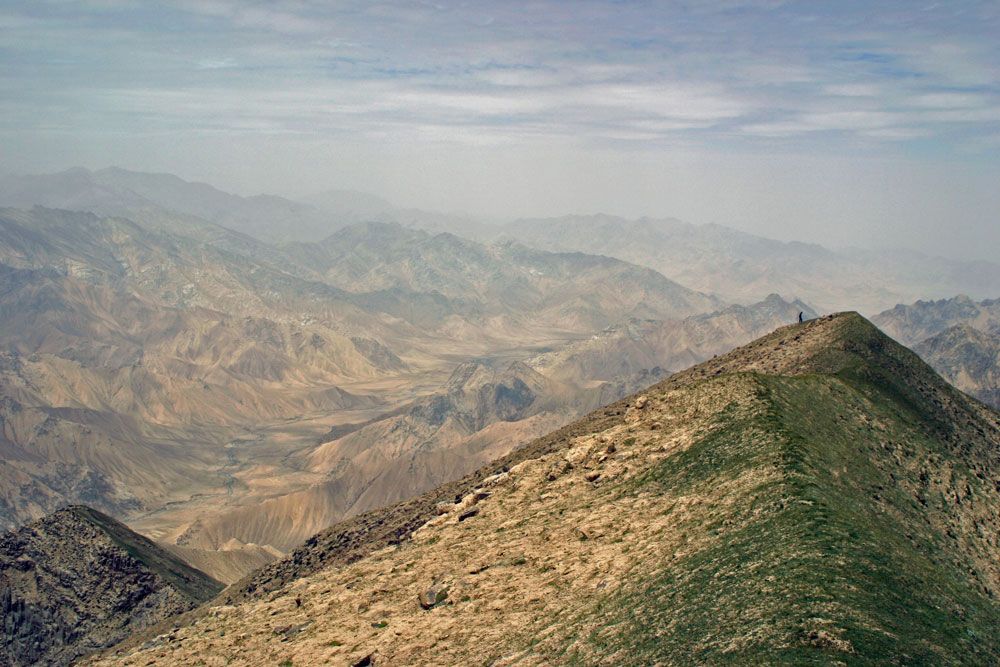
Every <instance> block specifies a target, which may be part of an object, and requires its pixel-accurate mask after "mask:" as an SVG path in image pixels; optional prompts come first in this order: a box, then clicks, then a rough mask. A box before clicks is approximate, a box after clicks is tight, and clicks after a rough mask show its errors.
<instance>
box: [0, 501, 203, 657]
mask: <svg viewBox="0 0 1000 667" xmlns="http://www.w3.org/2000/svg"><path fill="white" fill-rule="evenodd" d="M221 589H222V585H221V584H219V582H217V581H215V580H213V579H211V578H210V577H208V576H207V575H205V574H204V573H202V572H200V571H198V570H195V569H193V568H191V567H190V566H188V565H187V564H185V563H184V562H183V561H181V560H179V559H178V558H176V557H175V556H172V555H171V554H170V553H168V552H167V551H165V550H163V549H161V548H160V547H158V546H156V545H155V544H154V543H153V542H151V541H150V540H148V539H146V538H144V537H142V536H141V535H138V534H136V533H134V532H132V531H131V530H129V529H128V528H126V527H125V526H124V525H123V524H121V523H119V522H117V521H115V520H114V519H112V518H111V517H109V516H106V515H104V514H101V513H100V512H96V511H95V510H92V509H90V508H88V507H83V506H75V507H68V508H65V509H62V510H59V511H58V512H56V513H55V514H52V515H50V516H48V517H45V518H44V519H40V520H38V521H35V522H33V523H30V524H28V525H25V526H23V527H22V528H20V529H19V530H17V531H14V532H11V533H7V534H6V535H3V536H0V610H2V612H3V622H2V624H0V664H4V665H13V666H19V665H34V664H45V665H68V664H69V663H70V662H72V661H73V660H74V659H75V658H77V657H78V656H81V655H85V654H87V653H90V652H93V651H95V650H99V649H101V648H104V647H106V646H110V645H113V644H115V643H117V642H119V641H121V640H122V639H124V638H125V637H127V636H128V635H130V634H132V633H134V632H137V631H139V630H141V629H142V628H144V627H146V626H149V625H151V624H153V623H156V622H158V621H161V620H163V619H165V618H168V617H170V616H173V615H176V614H178V613H181V612H184V611H187V610H189V609H191V608H192V607H194V606H196V605H198V604H200V603H202V602H204V601H206V600H207V599H209V598H211V597H212V596H213V595H215V594H217V593H218V592H219V591H220V590H221Z"/></svg>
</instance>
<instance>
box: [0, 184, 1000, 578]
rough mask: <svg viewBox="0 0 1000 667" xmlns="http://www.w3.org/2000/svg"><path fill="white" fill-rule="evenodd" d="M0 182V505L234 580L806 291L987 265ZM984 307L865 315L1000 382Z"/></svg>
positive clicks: (868, 287)
mask: <svg viewBox="0 0 1000 667" xmlns="http://www.w3.org/2000/svg"><path fill="white" fill-rule="evenodd" d="M338 202H340V203H341V204H342V205H340V208H339V209H338ZM0 204H7V205H12V206H16V207H17V208H6V209H0V454H2V456H0V524H2V526H3V527H4V528H8V529H16V528H18V527H19V526H22V525H25V524H27V523H29V522H31V521H34V520H38V519H40V518H41V517H43V516H44V515H47V514H49V513H51V512H53V511H55V510H57V509H58V508H60V507H63V506H65V505H67V504H76V503H85V504H87V505H89V506H91V507H93V508H94V509H95V511H99V512H103V513H106V514H108V515H110V516H113V517H115V518H116V519H120V520H123V521H126V522H127V523H128V525H129V527H130V528H131V529H134V530H136V531H138V532H139V533H141V534H142V535H144V536H146V537H148V538H151V539H153V540H155V541H156V542H157V543H158V545H159V546H160V547H162V548H163V549H165V550H166V551H167V552H168V553H170V554H171V555H172V556H173V557H177V558H180V559H182V560H184V561H186V562H187V563H189V564H191V565H193V566H194V567H196V568H198V569H199V570H202V571H204V572H205V573H206V574H207V575H208V576H210V577H212V578H213V579H215V580H217V581H219V582H222V583H223V584H231V583H233V582H236V581H237V580H239V579H241V578H242V577H244V576H245V575H247V574H248V573H250V572H251V571H253V570H256V569H257V568H260V567H262V566H264V565H266V564H268V563H270V562H272V561H274V560H275V559H279V558H281V557H282V556H283V555H284V554H285V553H288V552H293V551H294V550H295V549H296V548H297V547H299V546H300V545H301V544H303V542H304V541H306V540H308V539H309V538H310V537H311V536H313V535H314V534H315V533H317V532H318V531H321V530H323V529H325V528H327V527H328V526H331V525H333V524H335V523H337V522H342V521H348V522H351V521H354V520H356V519H357V518H358V517H361V516H368V513H370V512H372V511H375V510H377V509H378V508H380V507H385V506H391V505H393V504H394V503H399V502H403V501H406V500H407V499H409V498H413V497H415V496H418V495H419V494H422V493H425V492H428V491H430V490H432V489H435V488H437V487H440V486H441V485H442V484H447V483H448V482H450V481H452V480H455V479H458V478H461V477H462V476H463V475H467V474H469V473H471V472H472V471H475V470H477V469H479V468H481V467H482V466H484V465H487V464H489V463H490V462H491V461H494V460H497V459H500V458H502V457H505V456H509V455H510V454H511V452H515V451H517V450H518V448H519V447H522V446H523V445H525V443H528V442H531V441H532V440H534V439H535V438H538V437H540V436H543V435H544V434H546V433H549V432H552V431H554V430H556V429H559V428H561V427H564V426H565V425H567V424H570V423H572V422H573V421H574V420H576V419H578V418H580V417H581V416H582V415H585V414H587V413H589V412H591V411H593V410H595V409H598V408H600V407H601V406H604V405H607V404H609V403H613V402H614V401H617V400H619V399H620V398H621V397H623V396H626V395H628V394H630V393H632V392H635V391H639V390H641V389H643V388H644V387H647V386H649V385H651V384H653V383H655V382H658V381H661V380H663V379H664V378H666V377H668V376H670V375H671V374H672V373H674V372H676V371H680V370H682V369H685V368H688V367H690V366H692V365H693V364H698V363H701V362H704V361H706V360H709V359H711V358H713V357H714V356H718V355H724V354H725V353H726V352H728V351H729V350H731V349H732V348H734V347H736V346H739V345H743V344H745V343H747V342H749V341H750V340H752V339H754V338H757V337H759V336H762V335H764V334H766V333H768V332H769V331H771V330H773V329H775V328H776V327H779V326H782V325H785V324H788V323H790V322H795V321H796V320H797V319H798V317H799V315H800V314H801V315H802V316H803V317H804V318H805V319H807V320H809V319H813V318H816V317H818V316H819V315H820V314H821V313H823V312H825V310H826V308H824V306H827V304H831V303H841V301H840V299H846V298H847V296H849V295H855V296H856V298H857V299H858V302H859V303H862V302H866V300H868V301H867V303H868V304H869V305H870V306H871V307H874V306H875V305H876V304H886V303H889V304H891V303H896V301H894V300H893V299H896V297H897V296H901V295H907V294H920V295H925V296H926V295H935V294H939V293H941V291H942V290H946V289H952V288H954V289H955V291H958V290H959V288H965V287H968V288H970V289H969V291H972V293H974V294H975V293H982V292H977V291H976V290H987V289H993V288H992V287H990V286H991V285H994V283H993V282H991V281H992V280H993V278H992V277H991V276H992V275H993V274H992V273H991V271H992V268H990V267H991V266H992V265H985V264H984V265H982V266H980V265H971V264H963V263H956V262H948V261H945V260H929V259H927V258H919V257H916V256H912V255H908V254H905V253H895V254H892V256H891V257H881V258H879V259H876V258H875V256H874V255H864V253H861V254H859V253H850V252H847V253H845V252H833V251H829V250H826V249H823V248H820V247H818V246H806V245H803V244H786V243H779V242H777V241H771V240H768V239H761V238H758V237H751V236H749V235H745V234H742V233H740V232H735V231H734V230H728V229H726V228H722V227H713V226H708V227H698V226H691V225H685V224H683V223H679V222H675V221H652V220H643V221H638V222H637V221H631V222H630V221H626V220H622V219H619V218H611V217H609V216H595V217H592V218H586V219H577V218H567V219H565V220H559V221H555V222H553V221H519V222H515V223H510V224H501V223H477V222H476V221H470V220H467V219H464V218H460V217H452V216H443V215H436V214H429V213H425V212H420V211H402V210H399V209H395V208H393V207H392V206H391V205H389V204H387V203H386V202H383V201H380V200H377V199H373V198H371V197H365V196H361V195H356V193H354V194H352V193H345V192H332V193H329V194H328V195H327V196H317V197H314V198H311V199H310V201H309V202H308V203H297V202H292V201H291V200H282V199H280V198H276V197H258V198H247V197H240V196H237V195H232V194H228V193H224V192H221V191H219V190H216V189H214V188H212V187H211V186H207V185H204V184H198V183H188V182H186V181H183V180H181V179H179V178H177V177H174V176H170V175H162V174H140V173H135V172H128V171H125V170H121V169H106V170H101V171H95V172H91V171H87V170H79V169H78V170H70V171H69V172H64V173H62V174H56V175H51V176H37V177H5V178H3V179H0ZM53 207H71V208H74V209H76V210H65V209H63V208H53ZM366 217H375V218H378V220H367V219H365V218H366ZM577 223H579V227H574V226H573V225H576V224H577ZM571 229H575V230H577V231H576V232H574V233H570V230H571ZM456 230H463V231H465V232H467V233H468V234H469V235H470V236H472V237H474V238H467V237H464V236H462V235H461V234H457V233H455V231H456ZM536 244H537V245H538V246H541V249H540V248H539V247H536ZM588 244H589V245H588ZM588 250H592V251H593V252H587V251H588ZM640 251H641V252H640ZM862 255H864V256H866V257H868V259H865V260H863V261H862V260H861V259H857V258H858V257H861V256H862ZM852 258H853V259H852ZM629 259H633V260H635V263H631V262H630V261H629ZM925 260H926V262H925ZM865 262H868V263H867V264H865ZM920 262H925V266H923V268H922V270H921V269H920V268H919V264H920ZM699 267H700V268H699ZM768 267H770V268H768ZM866 267H867V268H866ZM658 269H659V270H658ZM764 269H767V271H765V272H764V273H761V271H762V270H764ZM699 271H700V273H699ZM877 271H882V272H883V273H881V274H879V273H877ZM976 271H979V273H978V274H977V273H976ZM873 272H874V273H873ZM890 274H891V275H890ZM699 276H700V277H699ZM755 276H756V277H755ZM879 276H881V277H879ZM886 276H888V277H886ZM883 279H884V281H883ZM932 282H934V283H939V284H936V285H934V286H933V287H931V286H929V285H930V284H931V283H932ZM691 285H694V286H695V287H696V288H692V287H691ZM873 286H876V287H873ZM887 286H888V287H887ZM769 287H776V288H777V291H780V292H781V293H782V294H784V295H786V296H785V297H782V296H779V295H778V294H777V293H769V292H767V291H764V290H765V289H767V288H769ZM890 288H891V289H890ZM972 288H975V289H972ZM998 291H1000V290H998ZM950 293H954V292H950ZM994 293H996V292H994ZM794 294H798V295H799V296H800V297H802V296H803V295H805V296H804V297H803V298H801V299H797V298H792V295H794ZM751 295H758V296H755V297H754V298H750V297H751ZM809 295H811V296H813V297H815V301H813V300H812V299H811V298H809ZM911 300H912V299H911ZM734 302H735V303H734ZM996 303H997V302H995V301H988V300H987V301H979V302H976V301H973V300H972V299H970V298H968V297H956V298H953V299H950V300H943V301H936V302H929V301H918V302H917V303H915V304H914V305H912V306H897V307H895V308H893V309H890V310H888V311H884V312H882V313H881V314H879V315H877V316H874V318H873V319H874V321H875V322H876V323H877V324H878V325H879V326H882V327H884V328H885V330H886V331H887V332H888V333H890V334H891V335H892V336H893V337H895V338H896V339H897V340H899V341H901V342H903V343H904V344H907V345H911V346H914V348H915V349H916V350H917V351H918V352H920V353H921V355H923V357H924V358H925V360H927V361H928V362H929V363H931V364H932V365H933V366H934V368H935V369H937V370H938V371H939V372H940V373H942V375H943V376H944V377H945V378H947V379H948V380H949V381H950V382H952V383H953V384H955V385H956V386H957V387H959V388H960V389H962V390H964V391H967V392H968V393H969V394H971V395H973V396H976V397H978V398H979V399H980V400H983V401H985V402H987V403H992V404H993V405H996V404H997V403H996V401H997V391H998V380H997V378H998V372H997V363H998V362H997V359H998V357H997V348H998V345H997V342H996V336H997V322H998V320H1000V317H998V315H997V313H996V308H997V306H996ZM817 304H818V305H817ZM827 307H829V306H827ZM858 307H859V308H860V307H861V306H858Z"/></svg>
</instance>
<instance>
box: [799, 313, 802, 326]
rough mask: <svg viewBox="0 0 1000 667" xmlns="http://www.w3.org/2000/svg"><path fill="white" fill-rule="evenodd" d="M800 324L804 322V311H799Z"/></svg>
mask: <svg viewBox="0 0 1000 667" xmlns="http://www.w3.org/2000/svg"><path fill="white" fill-rule="evenodd" d="M799 322H800V323H801V322H802V311H801V310H800V311H799Z"/></svg>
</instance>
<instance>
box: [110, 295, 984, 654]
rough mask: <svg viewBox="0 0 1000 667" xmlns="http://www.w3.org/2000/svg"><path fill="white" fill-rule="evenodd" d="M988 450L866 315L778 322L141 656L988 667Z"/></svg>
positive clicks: (301, 566)
mask: <svg viewBox="0 0 1000 667" xmlns="http://www.w3.org/2000/svg"><path fill="white" fill-rule="evenodd" d="M997 442H1000V415H998V414H997V413H996V412H994V411H991V410H989V409H988V408H986V407H985V406H983V405H982V404H979V403H977V402H975V401H971V400H969V399H968V398H967V397H965V396H964V395H963V394H961V393H960V392H958V391H957V390H955V389H954V388H952V387H951V386H950V385H948V384H947V383H945V382H944V381H943V380H941V379H940V378H939V377H938V376H937V375H936V374H935V373H934V372H933V370H932V369H930V368H929V367H928V366H927V365H926V364H925V363H923V362H922V361H920V360H919V358H918V357H916V355H915V354H913V353H912V352H910V351H909V350H907V349H905V348H903V347H902V346H900V345H899V344H897V343H895V342H894V341H892V340H891V339H889V338H888V337H887V336H885V335H884V334H882V333H881V332H879V331H878V330H877V329H875V328H874V327H873V326H872V325H871V324H870V323H869V322H867V321H866V320H864V319H863V318H861V317H860V316H858V315H856V314H850V313H847V314H838V315H834V316H829V317H823V318H819V319H816V320H813V321H810V322H806V323H804V324H798V325H789V326H786V327H782V328H779V329H778V330H776V331H775V332H773V333H772V334H769V335H766V336H764V337H762V338H760V339H758V340H756V341H754V342H753V343H751V344H749V345H747V346H744V347H742V348H739V349H737V350H734V351H733V352H730V353H727V354H724V355H720V356H718V357H716V358H714V359H711V360H709V361H706V362H704V363H702V364H700V365H698V366H695V367H693V368H691V369H688V370H686V371H682V372H680V373H676V374H674V375H673V376H671V377H670V378H668V379H667V380H665V381H663V382H661V383H659V384H657V385H654V386H653V387H650V388H648V389H647V390H645V391H643V392H642V393H641V395H633V396H631V397H629V398H627V399H624V400H622V401H620V402H618V403H615V404H612V405H610V406H607V407H605V408H602V409H600V410H598V411H597V412H595V413H592V414H591V415H589V416H587V417H585V418H583V419H582V420H580V421H578V422H576V423H574V424H571V425H569V426H567V427H564V428H563V429H561V430H559V431H557V432H555V433H552V434H550V435H548V436H546V437H544V438H541V439H539V440H537V441H535V442H533V443H531V444H529V445H527V446H525V447H523V448H521V449H518V450H516V451H515V452H513V453H512V454H510V455H508V456H507V457H505V458H504V459H501V460H499V461H496V462H494V463H492V464H490V465H488V466H486V467H484V468H482V469H480V470H479V471H477V472H475V473H473V474H472V475H470V476H468V477H467V478H465V479H463V480H459V481H457V482H454V483H451V484H447V485H445V486H443V487H440V488H439V489H436V490H435V491H433V492H431V493H429V494H426V495H425V496H422V497H421V498H418V499H415V500H412V501H409V502H407V503H402V504H400V505H397V506H393V507H390V508H387V509H385V510H381V511H377V512H372V513H369V514H367V515H362V516H360V517H357V518H355V519H352V520H350V521H347V522H343V523H341V524H338V525H337V526H334V527H332V528H331V529H329V530H327V531H325V532H323V533H320V534H318V535H317V536H315V537H314V538H312V539H310V540H309V541H307V542H306V544H305V545H303V547H301V548H300V549H298V550H297V551H296V552H293V554H291V555H290V556H289V557H288V558H286V559H284V560H282V561H278V562H276V563H274V564H272V565H270V566H267V567H265V568H264V569H263V570H261V571H260V572H258V573H256V574H255V575H252V576H251V577H248V578H247V579H245V580H244V581H242V582H240V583H239V584H237V585H236V586H233V587H230V589H228V590H227V591H226V593H225V594H224V595H222V596H220V598H218V599H217V600H216V601H215V602H213V603H212V606H210V607H209V608H208V609H203V610H201V611H200V612H198V613H196V614H194V615H192V616H190V617H188V618H187V619H186V620H185V622H184V623H185V627H183V628H182V629H181V630H180V632H179V635H180V637H181V640H180V641H177V642H172V643H164V642H163V641H162V638H161V639H157V638H153V639H152V640H150V641H151V642H152V645H153V648H151V649H149V651H157V652H159V653H158V654H159V655H161V656H162V659H164V660H165V661H166V663H167V664H181V663H183V662H184V660H185V659H186V657H187V656H193V655H204V652H205V651H208V652H209V654H210V655H211V654H214V653H217V652H218V651H220V650H221V651H225V648H221V649H220V648H218V646H217V645H215V641H214V640H213V642H212V643H213V646H214V647H213V646H210V645H209V644H207V643H206V642H205V641H204V640H203V639H201V638H202V637H204V636H205V633H212V632H216V631H225V632H226V636H227V637H228V636H229V634H230V632H235V631H236V628H237V627H239V628H242V631H243V632H244V633H246V634H245V635H244V637H245V639H243V640H241V641H242V644H241V646H242V647H243V648H242V649H241V651H242V652H243V654H244V655H249V656H254V657H255V658H257V659H265V660H279V661H280V660H282V659H287V660H291V661H292V662H293V663H295V664H298V663H300V662H301V663H307V664H308V663H310V662H314V661H322V660H335V661H340V662H346V663H347V664H353V663H354V662H357V661H362V660H366V661H368V662H372V663H374V664H380V663H382V664H396V663H406V664H435V663H439V662H446V663H454V664H458V663H467V662H469V661H472V662H491V661H497V660H499V661H501V662H505V663H506V662H521V663H524V664H564V663H565V664H576V663H585V664H653V663H656V662H658V661H659V662H667V663H671V662H678V661H680V662H684V661H687V660H692V659H693V660H696V661H698V662H719V661H722V662H726V661H729V662H733V661H736V662H740V661H750V662H761V661H763V662H793V663H800V662H808V663H820V664H835V663H836V662H838V661H839V662H843V661H845V660H846V661H850V662H852V663H857V664H879V663H880V661H883V660H885V659H887V658H896V659H898V660H900V661H902V662H904V663H912V662H932V663H933V662H939V661H941V660H944V661H946V662H947V661H949V660H954V659H955V658H956V657H957V658H958V660H957V661H958V662H963V663H970V664H975V663H983V662H990V661H992V660H995V659H997V658H998V657H1000V643H998V642H997V641H996V637H995V635H991V633H990V628H995V627H996V624H997V623H998V622H1000V606H998V604H997V603H996V599H995V596H996V595H997V593H998V591H1000V566H998V565H997V563H998V562H1000V561H998V560H997V558H996V555H997V552H998V546H997V544H996V540H995V536H992V534H991V533H990V532H989V530H988V529H985V526H986V525H988V522H989V521H990V520H991V518H990V517H994V518H995V517H996V516H998V512H1000V488H997V486H996V484H995V481H996V475H997V470H998V467H997V466H998V465H1000V451H997V448H996V444H997ZM292 598H294V599H295V604H291V601H292ZM418 598H419V601H421V602H422V603H423V607H422V606H421V604H418ZM442 600H443V601H442ZM209 609H210V610H211V613H207V611H208V610H209ZM248 624H249V625H248ZM268 627H294V628H299V630H297V631H296V633H295V634H294V636H291V637H289V639H288V641H287V642H283V643H279V644H275V643H269V642H268V641H266V640H263V641H262V640H261V639H259V638H260V637H263V635H262V634H259V633H260V632H261V631H264V630H266V628H268ZM383 628H384V630H383ZM147 640H148V637H147ZM225 645H227V642H225V641H224V642H223V646H225ZM146 655H148V653H146V652H143V651H138V652H136V651H135V648H134V647H133V646H132V645H129V644H126V645H123V646H122V647H120V648H119V650H118V652H117V654H115V657H114V658H112V659H113V660H114V661H116V662H120V663H122V664H142V661H143V660H144V659H145V656H146Z"/></svg>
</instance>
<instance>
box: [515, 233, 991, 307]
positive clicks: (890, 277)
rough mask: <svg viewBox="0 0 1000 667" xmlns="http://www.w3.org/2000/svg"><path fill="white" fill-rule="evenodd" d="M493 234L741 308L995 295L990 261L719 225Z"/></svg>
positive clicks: (857, 304)
mask: <svg viewBox="0 0 1000 667" xmlns="http://www.w3.org/2000/svg"><path fill="white" fill-rule="evenodd" d="M500 233H501V234H502V235H506V236H510V237H513V238H516V239H518V240H520V241H522V242H524V243H527V244H528V245H531V246H533V247H536V248H541V249H545V250H552V251H559V252H566V251H578V252H589V253H597V254H603V255H609V256H611V257H617V258H619V259H623V260H625V261H628V262H633V263H635V264H639V265H640V266H648V267H650V268H652V269H655V270H656V271H659V272H660V273H662V274H663V275H665V276H667V277H668V278H671V279H672V280H676V281H678V282H679V283H681V284H683V285H687V286H688V287H691V288H694V289H697V290H701V291H704V292H708V293H712V294H717V295H719V296H720V297H722V298H723V299H725V300H727V301H734V302H737V303H747V302H749V301H754V300H758V299H761V298H763V297H764V296H765V295H766V294H769V293H772V292H777V293H780V294H784V295H789V296H796V297H798V298H801V299H803V300H805V301H807V302H808V303H811V304H813V305H814V306H815V307H816V308H819V309H820V310H822V311H832V310H845V309H856V310H859V311H861V312H863V313H866V314H871V315H874V314H875V313H878V312H880V311H882V310H884V309H886V308H888V307H891V306H893V305H895V304H897V303H909V302H911V301H914V300H917V299H921V298H928V297H930V298H941V297H950V296H952V295H954V294H973V295H979V297H980V298H984V297H993V296H994V295H996V294H1000V264H997V263H994V262H959V261H954V260H948V259H943V258H938V257H928V256H925V255H922V254H920V253H915V252H911V251H905V250H900V249H895V250H881V251H875V250H858V249H853V250H851V249H848V250H830V249H827V248H824V247H823V246H819V245H815V244H808V243H785V242H780V241H775V240H772V239H767V238H763V237H760V236H754V235H752V234H747V233H745V232H741V231H738V230H735V229H731V228H728V227H724V226H721V225H714V224H707V225H693V224H689V223H685V222H681V221H679V220H675V219H654V218H640V219H637V220H627V219H624V218H619V217H615V216H609V215H593V216H566V217H562V218H550V219H529V220H519V221H515V222H512V223H509V224H507V225H505V226H503V227H502V231H501V232H500Z"/></svg>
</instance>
